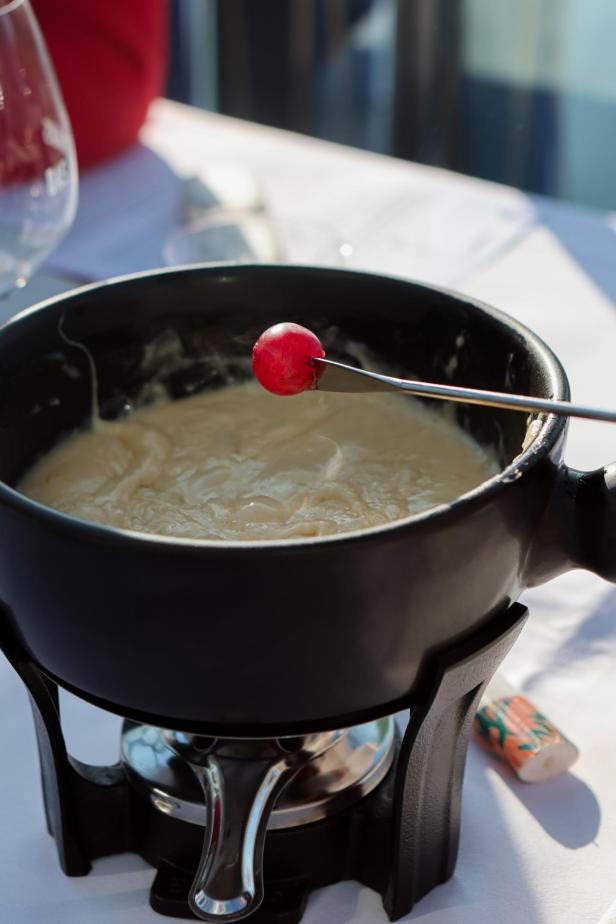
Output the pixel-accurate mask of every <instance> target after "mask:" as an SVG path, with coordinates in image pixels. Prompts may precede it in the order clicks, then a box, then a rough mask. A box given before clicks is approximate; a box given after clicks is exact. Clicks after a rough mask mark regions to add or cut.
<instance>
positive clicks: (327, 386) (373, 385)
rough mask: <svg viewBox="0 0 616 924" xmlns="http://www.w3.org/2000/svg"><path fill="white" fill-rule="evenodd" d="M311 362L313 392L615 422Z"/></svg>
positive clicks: (496, 394) (563, 407) (544, 403)
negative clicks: (408, 397)
mask: <svg viewBox="0 0 616 924" xmlns="http://www.w3.org/2000/svg"><path fill="white" fill-rule="evenodd" d="M312 363H313V365H314V366H315V368H316V370H317V372H318V378H317V381H316V386H315V387H316V389H317V390H318V391H334V392H369V391H406V392H408V393H409V394H412V395H423V396H424V397H426V398H436V399H439V400H441V401H456V402H458V403H460V404H482V405H485V406H486V407H500V408H506V409H510V410H516V411H527V412H530V413H532V412H535V411H543V412H544V413H547V414H560V415H562V416H564V417H585V418H588V419H590V420H607V421H609V422H610V423H616V411H608V410H606V409H604V408H596V407H586V406H585V405H582V404H572V403H571V402H570V401H555V400H554V399H551V398H533V397H530V396H529V395H510V394H508V393H507V392H500V391H482V390H480V389H476V388H459V387H458V386H457V385H438V384H435V383H433V382H416V381H411V380H408V379H397V378H394V377H393V376H390V375H382V374H381V373H380V372H368V371H367V370H366V369H358V368H356V367H355V366H347V365H345V364H344V363H339V362H336V361H335V360H333V359H318V358H317V357H313V359H312Z"/></svg>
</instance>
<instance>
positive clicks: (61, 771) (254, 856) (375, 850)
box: [0, 604, 526, 924]
mask: <svg viewBox="0 0 616 924" xmlns="http://www.w3.org/2000/svg"><path fill="white" fill-rule="evenodd" d="M525 618H526V610H525V608H524V607H522V606H520V605H519V604H513V605H512V606H511V607H510V608H509V609H507V610H505V611H501V612H500V613H498V614H496V615H495V616H494V617H492V618H491V619H490V620H489V621H487V622H486V623H484V624H483V626H482V627H481V628H480V629H479V630H478V631H475V632H474V633H473V634H472V635H469V636H467V637H465V638H464V639H462V640H458V641H457V642H456V643H454V644H452V645H451V646H450V647H449V648H448V649H446V650H440V651H438V652H435V653H433V654H432V655H431V656H430V657H429V658H428V661H427V663H426V665H425V667H424V670H423V675H422V682H421V683H420V685H419V690H420V692H419V693H414V694H413V699H412V701H409V702H406V703H404V702H397V703H395V704H392V708H391V709H390V710H389V711H390V712H393V711H395V710H397V709H403V708H406V709H409V710H410V718H409V722H408V726H407V728H406V731H405V732H404V735H403V736H402V738H401V736H400V734H399V733H398V732H397V731H396V723H395V722H394V719H393V718H392V717H391V716H385V717H382V716H381V717H379V716H378V715H377V716H376V717H373V718H372V720H370V721H366V720H364V721H362V722H361V724H358V725H354V726H353V727H350V728H346V729H342V730H334V731H322V732H318V733H310V734H305V733H302V734H298V735H296V736H289V735H285V736H284V737H280V738H257V739H247V738H238V737H231V735H230V736H229V737H205V736H204V735H197V734H189V733H187V732H181V731H170V730H165V729H161V728H158V727H156V726H155V724H154V723H153V722H152V723H148V722H147V721H146V722H143V721H140V722H137V721H135V720H134V717H133V718H132V719H127V720H125V722H124V725H123V730H122V736H121V757H120V761H119V762H118V763H117V764H115V765H114V766H111V767H91V766H87V765H85V764H83V763H81V762H80V761H78V760H76V759H75V758H73V757H71V756H70V755H68V754H67V751H66V746H65V742H64V737H63V734H62V727H61V721H60V711H59V697H58V686H57V684H56V683H55V682H54V681H53V680H52V679H50V678H49V677H48V676H47V675H46V674H45V673H44V672H43V671H42V670H41V668H39V667H38V666H37V665H36V664H34V663H33V662H32V661H31V660H30V659H29V658H28V656H27V654H26V653H25V652H24V651H23V650H22V649H21V648H20V645H19V642H18V640H17V639H16V638H14V637H13V636H12V635H9V634H8V632H9V630H8V629H7V626H6V623H4V624H3V622H2V621H1V620H0V628H2V630H3V631H4V632H5V633H6V637H4V638H1V639H0V644H1V647H2V650H3V651H4V653H5V654H6V656H7V658H8V659H9V661H10V662H11V664H12V665H13V667H14V668H15V670H16V671H17V673H18V674H19V675H20V677H21V679H22V680H23V682H24V683H25V685H26V687H27V689H28V692H29V694H30V699H31V703H32V709H33V714H34V720H35V725H36V732H37V740H38V746H39V754H40V761H41V773H42V784H43V794H44V802H45V812H46V817H47V827H48V830H49V833H50V834H51V835H52V836H53V837H54V838H55V841H56V846H57V850H58V857H59V861H60V865H61V867H62V869H63V870H64V872H65V873H66V874H67V875H69V876H82V875H85V874H87V873H88V872H89V870H90V866H91V861H92V860H94V859H96V858H98V857H103V856H108V855H110V854H114V853H123V852H127V851H133V852H136V853H138V854H140V855H141V856H143V857H144V858H145V859H146V860H147V861H148V862H149V863H151V864H152V866H153V867H155V869H156V874H155V877H154V881H153V884H152V888H151V893H150V903H151V906H152V908H154V909H155V910H156V911H158V912H160V913H161V914H164V915H168V916H171V917H178V918H181V917H184V918H186V917H196V918H199V919H201V920H204V921H220V922H224V921H235V920H239V919H241V918H244V917H249V916H250V918H251V920H252V921H254V924H274V922H276V924H296V922H298V921H299V920H300V919H301V917H302V914H303V911H304V908H305V904H306V900H307V897H308V894H309V892H310V890H311V889H314V888H316V887H320V886H324V885H329V884H332V883H335V882H339V881H340V880H343V879H356V880H358V881H359V882H361V883H363V884H364V885H366V886H369V887H370V888H373V889H376V890H377V891H378V892H380V893H381V895H382V896H383V903H384V906H385V909H386V911H387V914H388V915H389V917H390V919H391V920H396V919H397V918H400V917H401V916H402V915H404V914H406V913H408V912H409V911H410V910H411V909H412V907H413V905H414V904H415V902H417V901H418V900H419V899H420V898H421V897H422V896H423V895H425V894H426V893H427V892H429V891H430V890H431V889H432V888H434V887H435V886H436V885H438V884H439V883H442V882H445V881H446V880H447V879H448V878H449V877H450V876H451V875H452V873H453V869H454V866H455V861H456V855H457V850H458V840H459V825H460V801H461V793H462V778H463V773H464V763H465V757H466V750H467V746H468V740H469V735H470V729H471V724H472V720H473V716H474V714H475V710H476V707H477V705H478V702H479V699H480V697H481V695H482V692H483V689H484V688H485V686H486V684H487V682H488V681H489V679H490V678H491V676H492V674H493V673H494V671H495V670H496V668H497V667H498V665H499V663H500V662H501V660H502V659H503V658H504V656H505V655H506V654H507V652H508V651H509V649H510V647H511V645H512V644H513V642H514V640H515V638H516V637H517V635H518V633H519V632H520V629H521V627H522V624H523V622H524V620H525ZM77 692H78V691H77ZM281 695H284V694H283V692H281ZM383 711H384V710H381V712H383ZM362 718H363V719H366V718H370V717H362Z"/></svg>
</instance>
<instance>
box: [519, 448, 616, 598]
mask: <svg viewBox="0 0 616 924" xmlns="http://www.w3.org/2000/svg"><path fill="white" fill-rule="evenodd" d="M572 568H584V569H586V570H588V571H593V572H594V573H595V574H597V575H599V577H602V578H604V579H605V580H606V581H611V582H612V583H616V463H612V464H611V465H608V466H606V467H605V468H599V469H596V470H595V471H593V472H578V471H576V470H575V469H572V468H567V467H566V466H563V467H562V469H561V470H560V472H559V476H558V482H557V487H556V490H555V491H554V493H553V495H552V499H551V501H550V504H549V507H548V510H547V513H546V516H545V517H544V519H543V522H542V524H541V526H540V529H539V531H538V533H537V536H536V538H535V541H534V542H533V547H532V551H531V555H530V557H529V561H528V563H527V568H526V581H525V583H526V584H527V586H529V587H532V586H535V585H536V584H542V583H543V582H544V581H547V580H549V579H550V578H552V577H556V575H558V574H561V573H562V572H564V571H569V570H570V569H572Z"/></svg>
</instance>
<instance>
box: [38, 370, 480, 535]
mask: <svg viewBox="0 0 616 924" xmlns="http://www.w3.org/2000/svg"><path fill="white" fill-rule="evenodd" d="M497 471H498V467H497V464H496V462H495V460H494V459H493V458H492V457H490V456H489V454H488V453H487V452H486V451H484V450H483V449H481V448H480V447H479V445H478V444H476V443H475V442H474V441H473V440H472V439H471V438H470V437H469V436H467V435H466V434H465V433H463V432H462V430H460V429H459V428H458V427H456V426H455V425H453V424H451V423H448V422H447V421H446V420H445V419H443V418H441V417H440V416H438V415H437V414H436V413H433V412H431V411H429V410H427V409H426V408H425V407H424V406H423V405H421V404H420V403H419V402H417V401H415V400H413V399H412V398H409V397H407V396H401V395H389V394H373V395H336V394H326V393H318V392H311V393H305V394H302V395H298V396H296V397H293V398H276V397H274V396H272V395H270V394H268V393H266V392H265V391H263V389H261V388H260V387H259V386H258V385H256V384H253V383H247V384H243V385H234V386H230V387H227V388H222V389H220V390H218V391H209V392H204V393H202V394H199V395H196V396H193V397H190V398H186V399H184V400H181V401H175V402H166V403H159V404H156V405H152V406H149V407H145V408H141V409H140V410H137V411H135V412H134V413H132V414H131V415H130V416H129V417H127V418H125V419H123V420H121V421H118V422H111V423H107V422H103V421H98V422H96V424H95V425H94V426H93V428H91V429H90V430H89V431H88V432H84V433H79V434H76V435H74V436H72V437H70V438H69V439H67V440H66V441H65V442H64V443H62V444H61V445H59V446H57V447H55V448H54V449H53V450H52V451H51V452H50V453H48V454H47V455H46V456H45V457H44V458H43V459H41V460H40V461H39V462H38V463H37V464H36V465H35V466H34V468H33V469H32V470H31V471H30V472H29V473H28V474H27V475H26V477H25V478H24V480H23V482H22V484H21V485H20V490H21V491H23V493H24V494H27V495H28V496H29V497H31V498H34V499H35V500H37V501H40V502H41V503H43V504H46V505H47V506H49V507H54V508H56V509H57V510H61V511H64V512H65V513H68V514H71V515H73V516H76V517H80V518H81V519H85V520H94V521H96V522H98V523H104V524H107V525H109V526H115V527H119V528H122V529H130V530H137V531H140V532H147V533H159V534H163V535H169V536H182V537H185V538H194V539H236V540H238V539H244V540H246V539H248V540H253V539H257V540H268V539H269V540H272V539H288V538H300V537H308V536H324V535H329V534H332V533H337V532H342V531H345V530H352V529H360V528H363V527H367V526H374V525H376V524H381V523H387V522H390V521H392V520H397V519H400V518H402V517H406V516H409V515H410V514H414V513H418V512H420V511H422V510H426V509H427V508H429V507H433V506H435V505H437V504H443V503H447V502H448V501H451V500H452V499H454V498H456V497H458V496H459V495H461V494H464V493H465V492H466V491H468V490H470V489H471V488H473V487H475V486H476V485H478V484H480V483H481V482H482V481H485V480H486V479H487V478H490V477H491V476H492V475H494V474H495V473H496V472H497Z"/></svg>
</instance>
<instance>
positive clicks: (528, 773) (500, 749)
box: [473, 676, 579, 783]
mask: <svg viewBox="0 0 616 924" xmlns="http://www.w3.org/2000/svg"><path fill="white" fill-rule="evenodd" d="M473 730H474V732H475V737H476V739H477V741H478V742H479V743H480V744H482V745H483V746H484V747H485V748H486V749H487V750H489V751H490V752H491V753H492V754H494V755H495V756H497V757H500V758H501V759H502V760H504V761H505V762H506V763H508V764H509V766H510V767H511V768H512V769H513V770H514V772H515V774H516V776H517V777H518V778H519V779H521V780H524V782H526V783H536V782H539V781H541V780H549V779H552V778H553V777H555V776H559V775H560V774H561V773H565V771H566V770H568V769H569V767H571V766H572V764H573V763H574V762H575V761H576V760H577V758H578V756H579V751H578V749H577V748H576V747H575V745H574V744H572V743H571V741H569V739H568V738H565V736H564V735H563V734H562V732H560V731H559V730H558V729H557V728H556V726H554V725H552V723H551V722H550V720H549V719H548V718H547V717H546V716H545V715H544V714H543V713H542V712H540V711H539V710H538V709H537V707H536V706H535V705H534V704H533V703H532V702H531V701H530V700H529V699H527V698H526V697H525V696H524V695H523V694H522V693H520V692H518V691H517V690H514V689H513V688H512V687H510V686H509V684H507V682H506V681H504V680H503V679H502V678H501V677H498V676H497V677H496V678H495V679H494V680H493V681H492V683H491V684H490V685H489V686H488V689H487V691H486V694H485V695H484V697H483V699H482V700H481V703H480V708H479V711H478V712H477V714H476V716H475V720H474V722H473Z"/></svg>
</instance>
